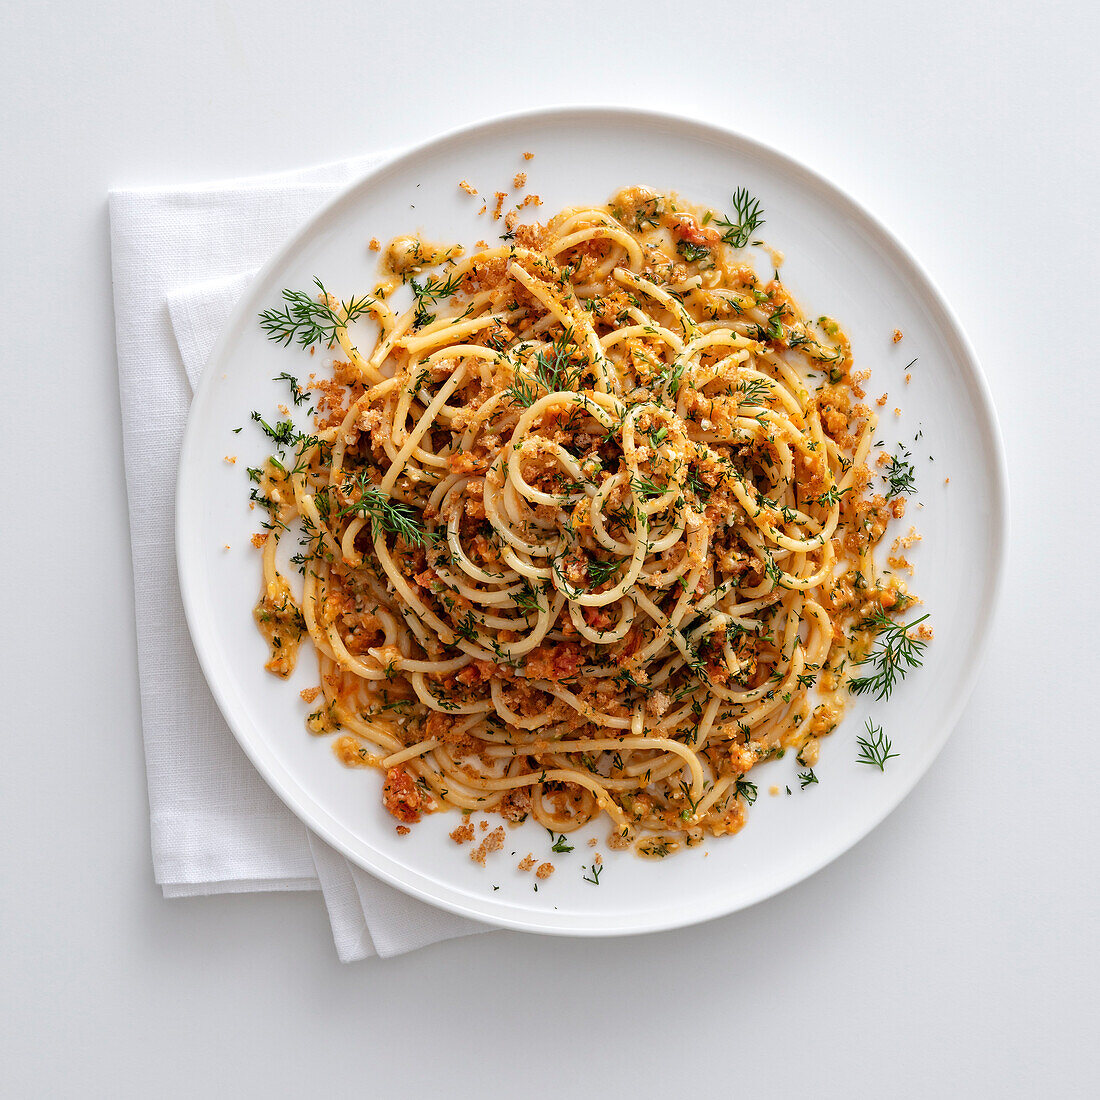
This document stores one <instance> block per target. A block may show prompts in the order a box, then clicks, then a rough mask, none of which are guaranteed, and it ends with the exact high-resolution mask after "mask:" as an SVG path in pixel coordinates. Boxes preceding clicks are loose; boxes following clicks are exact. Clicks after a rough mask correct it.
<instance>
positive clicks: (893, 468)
mask: <svg viewBox="0 0 1100 1100" xmlns="http://www.w3.org/2000/svg"><path fill="white" fill-rule="evenodd" d="M910 458H912V455H911V454H910V453H909V451H908V449H907V448H906V446H905V444H904V443H899V444H898V453H897V454H896V455H891V456H890V461H889V462H888V463H887V464H886V466H885V467H884V470H885V473H884V475H883V476H884V477H885V478H886V480H887V481H888V482H889V485H888V486H887V488H886V499H887V500H889V499H890V498H891V497H898V496H901V495H902V494H905V495H911V494H913V493H915V492H916V491H917V480H916V470H915V469H914V468H913V463H912V462H910V461H909V459H910Z"/></svg>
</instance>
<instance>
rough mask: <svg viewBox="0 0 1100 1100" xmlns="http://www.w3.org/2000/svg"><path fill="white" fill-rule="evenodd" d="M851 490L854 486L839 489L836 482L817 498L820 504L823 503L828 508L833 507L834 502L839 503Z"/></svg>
mask: <svg viewBox="0 0 1100 1100" xmlns="http://www.w3.org/2000/svg"><path fill="white" fill-rule="evenodd" d="M851 491H852V487H851V486H850V485H849V486H848V488H847V489H839V488H837V485H836V483H835V482H834V483H833V484H832V485H830V486H829V488H828V489H826V490H825V492H823V493H822V494H821V496H819V497H816V498H815V499H816V500H817V503H818V504H823V505H824V506H825V507H826V508H831V507H832V506H833V505H834V504H837V503H838V502H839V501H840V498H841V497H842V496H844V494H845V493H850V492H851Z"/></svg>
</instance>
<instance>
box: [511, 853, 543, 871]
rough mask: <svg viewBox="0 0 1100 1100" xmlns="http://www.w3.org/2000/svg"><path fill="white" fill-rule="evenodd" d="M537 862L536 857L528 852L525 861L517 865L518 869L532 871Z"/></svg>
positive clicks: (522, 860)
mask: <svg viewBox="0 0 1100 1100" xmlns="http://www.w3.org/2000/svg"><path fill="white" fill-rule="evenodd" d="M537 862H538V861H537V860H536V859H535V857H534V856H533V855H532V854H531V853H530V852H528V853H527V855H525V856H524V857H523V859H521V860H520V861H519V863H518V864H516V869H517V870H519V871H530V870H531V868H532V867H534V866H535V864H536V863H537Z"/></svg>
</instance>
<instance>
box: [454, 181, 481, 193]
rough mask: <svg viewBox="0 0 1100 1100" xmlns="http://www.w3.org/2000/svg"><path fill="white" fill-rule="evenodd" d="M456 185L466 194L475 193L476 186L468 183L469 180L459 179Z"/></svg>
mask: <svg viewBox="0 0 1100 1100" xmlns="http://www.w3.org/2000/svg"><path fill="white" fill-rule="evenodd" d="M458 186H459V187H461V188H462V190H463V191H465V192H466V194H467V195H476V194H477V188H476V187H475V186H474V185H473V184H472V183H470V181H469V180H459V183H458Z"/></svg>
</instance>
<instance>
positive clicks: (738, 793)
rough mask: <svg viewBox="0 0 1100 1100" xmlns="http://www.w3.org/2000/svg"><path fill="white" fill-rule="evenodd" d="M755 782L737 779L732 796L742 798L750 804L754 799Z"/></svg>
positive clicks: (755, 791) (755, 792)
mask: <svg viewBox="0 0 1100 1100" xmlns="http://www.w3.org/2000/svg"><path fill="white" fill-rule="evenodd" d="M756 794H757V790H756V784H755V783H750V782H749V781H748V780H747V779H738V780H737V785H736V786H735V787H734V789H733V796H734V798H743V799H744V800H745V801H746V802H747V803H748V804H749V805H750V806H751V805H752V804H753V803H754V802H755V801H756Z"/></svg>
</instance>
